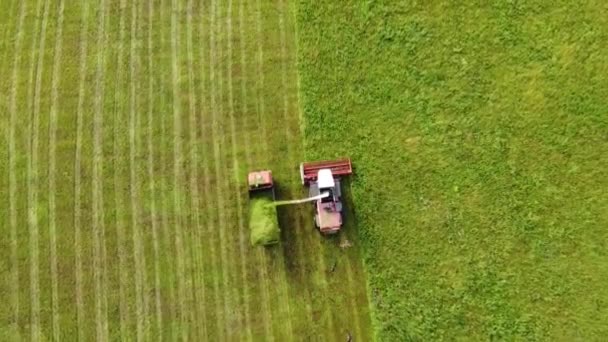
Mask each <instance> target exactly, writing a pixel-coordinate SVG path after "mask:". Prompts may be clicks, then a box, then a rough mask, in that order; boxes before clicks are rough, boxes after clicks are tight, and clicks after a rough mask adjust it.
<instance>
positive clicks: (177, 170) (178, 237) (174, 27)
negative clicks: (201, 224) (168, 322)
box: [171, 0, 188, 340]
mask: <svg viewBox="0 0 608 342" xmlns="http://www.w3.org/2000/svg"><path fill="white" fill-rule="evenodd" d="M178 13H179V3H177V0H172V1H171V61H172V63H171V75H172V87H173V101H174V103H173V152H174V153H173V206H174V213H175V249H176V253H177V255H176V258H177V260H176V261H177V272H178V274H179V275H184V274H185V273H184V272H185V265H184V253H183V252H184V246H183V241H182V238H183V235H182V234H183V231H182V226H181V224H182V220H181V214H182V208H181V200H180V198H179V189H180V185H181V180H182V179H181V178H182V175H181V163H180V162H181V160H182V152H181V137H180V135H181V130H182V128H181V118H180V115H181V106H180V100H179V97H180V96H179V65H178V59H177V52H178V47H179V28H178V21H177V14H178ZM177 287H178V289H177V290H178V301H179V308H180V310H179V311H180V320H181V325H182V328H184V329H186V321H185V309H186V305H185V296H186V294H185V291H186V290H185V288H184V283H183V278H182V277H181V276H178V277H177ZM182 339H183V340H187V339H188V332H187V329H186V332H184V331H182Z"/></svg>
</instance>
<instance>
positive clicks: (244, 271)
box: [226, 0, 253, 341]
mask: <svg viewBox="0 0 608 342" xmlns="http://www.w3.org/2000/svg"><path fill="white" fill-rule="evenodd" d="M226 27H227V29H228V39H227V40H228V103H229V109H228V113H229V116H230V137H231V145H232V165H233V168H234V184H235V189H234V191H235V194H236V208H237V220H238V228H239V234H238V235H239V257H240V265H241V269H240V276H241V283H242V284H243V286H242V288H243V296H242V298H243V304H244V316H245V330H246V334H247V340H248V341H252V340H253V335H252V332H251V311H250V310H251V309H250V307H249V302H248V300H247V299H248V298H249V288H248V287H247V285H246V284H247V268H246V267H245V263H246V262H247V256H246V254H245V228H244V219H243V203H242V198H241V191H240V184H241V182H240V179H239V169H240V168H239V161H238V157H237V150H236V145H237V136H236V135H237V134H236V127H235V118H234V115H235V114H234V89H233V80H232V67H233V52H232V51H233V48H232V41H233V39H234V37H233V31H232V0H228V13H227V15H226ZM239 321H240V320H239Z"/></svg>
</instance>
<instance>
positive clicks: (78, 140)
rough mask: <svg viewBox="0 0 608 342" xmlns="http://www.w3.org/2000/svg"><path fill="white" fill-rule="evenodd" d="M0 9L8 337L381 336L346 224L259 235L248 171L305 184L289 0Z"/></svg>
mask: <svg viewBox="0 0 608 342" xmlns="http://www.w3.org/2000/svg"><path fill="white" fill-rule="evenodd" d="M0 13H1V14H0V35H1V38H2V39H0V57H1V59H0V75H2V77H1V78H0V113H1V114H2V115H1V116H0V130H1V131H2V137H3V139H2V140H1V143H0V144H1V145H0V147H1V148H0V197H1V198H3V199H4V200H3V201H0V224H1V226H0V273H1V276H0V299H1V300H2V305H0V340H3V341H5V340H17V339H19V338H22V339H24V340H29V339H31V340H77V339H78V340H82V341H89V340H93V339H98V340H119V339H122V340H154V339H156V338H157V337H158V338H161V339H163V340H180V339H183V340H194V341H200V340H209V341H222V340H233V341H240V340H266V341H272V340H275V341H289V340H342V339H344V338H345V336H346V334H347V332H350V333H352V335H353V336H355V337H356V338H358V340H361V341H365V340H369V339H370V336H371V334H372V332H371V320H370V315H369V310H368V301H367V291H366V286H365V284H366V280H365V278H364V272H363V268H362V264H361V258H360V256H359V240H358V238H357V236H356V234H355V232H354V231H353V226H352V221H350V223H351V224H350V225H347V226H346V227H345V231H344V232H343V234H342V235H341V236H340V237H339V238H334V239H326V238H323V237H321V236H320V235H319V234H318V233H316V232H315V231H314V227H313V224H312V209H310V208H309V207H308V206H306V207H280V208H279V221H280V223H281V228H282V244H281V245H279V246H278V247H275V248H271V249H264V248H253V247H250V245H249V230H248V227H247V204H248V202H247V192H246V188H245V176H246V173H247V171H248V170H250V169H254V168H271V169H272V170H273V171H274V174H275V177H276V179H277V181H278V184H279V189H278V192H279V198H292V197H299V196H301V195H303V194H304V191H303V190H302V187H301V185H300V183H299V175H298V169H297V166H298V163H299V162H300V161H302V158H303V156H304V150H303V136H302V134H301V130H300V128H301V125H300V119H301V113H300V106H299V98H298V76H297V72H296V71H297V69H296V44H295V42H296V40H295V39H296V34H295V15H294V13H295V7H294V4H293V3H288V2H287V1H285V0H253V1H244V0H225V1H213V0H212V1H203V2H201V1H193V0H187V1H186V0H171V1H170V0H161V1H143V0H135V1H126V0H120V1H118V0H112V1H110V0H99V1H91V0H83V1H66V0H27V1H17V0H1V1H0ZM341 239H342V240H343V239H349V240H350V241H352V242H354V246H353V247H352V248H350V249H346V250H342V249H341V248H339V247H338V245H339V243H340V241H341Z"/></svg>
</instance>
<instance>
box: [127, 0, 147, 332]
mask: <svg viewBox="0 0 608 342" xmlns="http://www.w3.org/2000/svg"><path fill="white" fill-rule="evenodd" d="M138 6H139V1H133V2H132V4H131V48H130V53H129V54H130V57H129V75H130V77H129V85H130V94H131V97H130V99H129V100H130V101H129V107H130V108H129V174H130V180H129V195H130V200H131V201H130V202H131V203H130V205H131V230H132V239H133V258H134V260H135V270H134V271H135V272H134V273H135V296H136V298H135V306H136V310H137V311H136V312H137V314H136V316H137V328H136V338H137V340H138V341H142V340H144V339H145V331H146V319H147V305H146V299H145V297H146V294H147V285H146V264H145V259H144V254H143V253H144V251H143V246H142V243H141V239H142V238H141V232H140V227H139V225H140V222H139V219H140V215H141V213H140V207H139V206H140V196H139V179H138V178H137V175H136V167H137V164H136V160H135V156H136V154H137V153H138V151H137V143H138V142H137V137H136V133H137V128H138V127H137V124H138V121H139V120H138V116H139V101H138V99H137V98H138V95H139V92H138V88H137V87H138V84H139V82H138V77H139V68H138V66H139V59H140V57H139V55H138V51H137V50H138V49H137V42H138V33H139V27H138V25H139V24H138V20H139V13H138Z"/></svg>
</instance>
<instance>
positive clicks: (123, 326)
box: [113, 0, 130, 341]
mask: <svg viewBox="0 0 608 342" xmlns="http://www.w3.org/2000/svg"><path fill="white" fill-rule="evenodd" d="M126 6H127V3H126V0H121V1H120V23H119V39H118V63H117V69H116V70H117V75H116V77H117V81H116V84H117V86H116V87H115V90H114V91H115V92H114V102H115V103H116V106H117V109H116V110H115V112H114V120H113V121H114V127H113V130H114V132H113V137H114V142H113V157H114V208H115V210H116V217H115V219H116V222H115V223H116V238H117V247H118V273H119V281H118V298H119V301H120V304H119V315H120V338H121V340H123V341H124V340H127V339H129V333H128V331H129V326H130V323H129V315H130V314H129V301H128V298H127V297H128V296H127V294H126V291H127V290H126V289H125V287H126V286H127V284H128V283H129V281H128V274H127V265H126V263H127V256H126V251H125V248H124V246H125V242H126V237H125V232H124V230H123V227H124V225H125V224H124V221H125V218H124V215H123V214H122V209H119V208H122V201H121V200H120V191H118V189H121V185H120V178H119V175H118V170H119V169H120V167H119V156H120V155H121V154H122V153H121V151H120V148H119V146H118V141H119V139H120V133H119V131H118V128H119V123H120V120H119V112H120V114H122V111H123V109H124V106H123V105H122V95H121V86H122V85H123V83H124V72H122V66H123V64H124V63H123V62H124V42H125V35H126V33H125V8H126Z"/></svg>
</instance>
